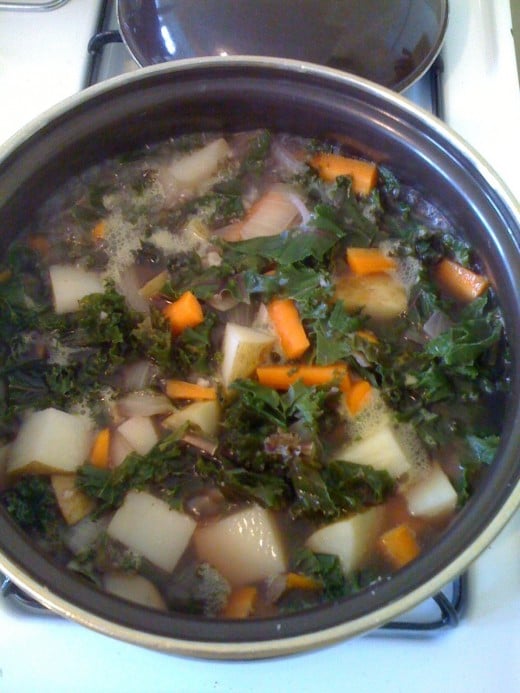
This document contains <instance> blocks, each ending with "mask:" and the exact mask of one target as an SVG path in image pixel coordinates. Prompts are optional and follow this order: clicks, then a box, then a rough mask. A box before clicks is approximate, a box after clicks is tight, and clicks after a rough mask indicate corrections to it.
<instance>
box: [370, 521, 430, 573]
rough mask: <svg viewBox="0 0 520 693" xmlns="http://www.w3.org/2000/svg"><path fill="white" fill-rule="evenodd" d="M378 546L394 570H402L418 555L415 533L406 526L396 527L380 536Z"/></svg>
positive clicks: (418, 549)
mask: <svg viewBox="0 0 520 693" xmlns="http://www.w3.org/2000/svg"><path fill="white" fill-rule="evenodd" d="M378 545H379V547H380V549H381V551H382V553H383V555H384V556H385V557H386V558H387V560H389V561H390V563H392V565H393V566H394V567H395V568H402V567H403V566H404V565H406V564H407V563H410V561H413V560H414V558H417V556H418V555H419V553H420V548H419V545H418V543H417V539H416V538H415V532H414V531H413V530H412V529H410V527H409V526H408V525H407V524H401V525H398V526H397V527H393V528H392V529H389V530H388V531H387V532H385V533H384V534H382V535H381V536H380V537H379V540H378Z"/></svg>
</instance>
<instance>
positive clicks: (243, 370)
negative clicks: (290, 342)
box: [222, 322, 275, 387]
mask: <svg viewBox="0 0 520 693" xmlns="http://www.w3.org/2000/svg"><path fill="white" fill-rule="evenodd" d="M274 341H275V337H274V335H271V334H269V333H267V332H263V331H262V330H256V329H253V328H252V327H244V326H243V325H237V324H236V323H233V322H228V323H227V324H226V328H225V331H224V340H223V343H222V352H223V359H222V382H223V384H224V387H229V385H230V384H231V383H232V382H233V381H234V380H237V379H238V378H248V377H249V376H250V375H251V373H253V371H254V370H255V369H256V368H257V366H259V365H260V363H261V362H262V359H263V357H264V355H265V353H266V352H267V351H269V349H270V348H271V347H272V346H273V344H274Z"/></svg>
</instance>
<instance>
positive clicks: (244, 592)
mask: <svg viewBox="0 0 520 693" xmlns="http://www.w3.org/2000/svg"><path fill="white" fill-rule="evenodd" d="M257 598H258V590H257V589H256V587H240V588H239V589H237V590H234V591H233V592H232V593H231V596H230V597H229V600H228V603H227V605H226V607H225V609H224V611H223V612H222V616H223V617H224V618H247V617H248V616H251V614H252V613H253V612H254V610H255V605H256V600H257Z"/></svg>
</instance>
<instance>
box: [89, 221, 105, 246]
mask: <svg viewBox="0 0 520 693" xmlns="http://www.w3.org/2000/svg"><path fill="white" fill-rule="evenodd" d="M105 233H106V224H105V222H104V221H103V219H101V221H98V223H97V224H96V225H95V226H94V228H93V229H92V231H91V234H92V238H93V239H94V240H95V241H102V240H103V238H104V237H105Z"/></svg>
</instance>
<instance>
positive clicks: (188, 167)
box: [168, 137, 230, 187]
mask: <svg viewBox="0 0 520 693" xmlns="http://www.w3.org/2000/svg"><path fill="white" fill-rule="evenodd" d="M229 153H230V149H229V146H228V143H227V142H226V140H225V139H223V138H222V137H221V138H219V139H218V140H214V141H213V142H210V143H209V144H207V145H206V146H205V147H202V148H201V149H197V150H196V151H194V152H191V153H190V154H186V156H182V157H180V158H179V159H176V160H175V161H174V162H173V163H172V164H171V165H170V166H169V168H168V174H169V175H170V176H171V177H173V178H174V179H175V180H176V181H177V182H178V183H179V184H180V185H181V186H183V187H195V186H197V185H200V184H201V183H204V182H205V181H207V180H208V179H209V178H211V177H212V176H214V175H215V173H216V172H217V171H218V168H219V166H220V165H221V164H222V162H223V161H224V160H225V159H226V158H227V157H228V156H229Z"/></svg>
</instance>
